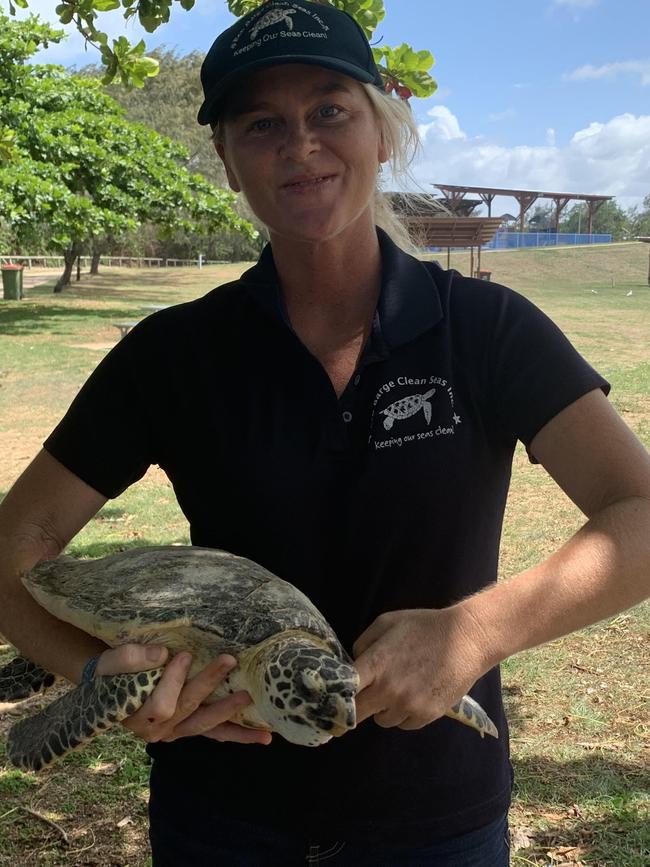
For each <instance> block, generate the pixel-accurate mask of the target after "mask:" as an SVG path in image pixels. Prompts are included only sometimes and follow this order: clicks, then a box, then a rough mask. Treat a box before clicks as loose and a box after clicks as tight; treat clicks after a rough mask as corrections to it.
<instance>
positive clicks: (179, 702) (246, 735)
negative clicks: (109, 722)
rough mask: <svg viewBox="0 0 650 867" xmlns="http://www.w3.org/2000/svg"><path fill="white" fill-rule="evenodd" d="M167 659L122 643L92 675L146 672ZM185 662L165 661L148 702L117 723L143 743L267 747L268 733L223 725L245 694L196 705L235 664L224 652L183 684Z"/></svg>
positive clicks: (156, 650)
mask: <svg viewBox="0 0 650 867" xmlns="http://www.w3.org/2000/svg"><path fill="white" fill-rule="evenodd" d="M168 656H169V653H168V651H167V649H166V648H164V647H154V646H153V645H149V646H146V645H142V644H124V645H122V646H121V647H114V648H110V649H109V650H105V651H104V653H102V655H101V657H100V659H99V662H98V663H97V669H96V674H99V675H106V674H121V673H123V672H132V671H146V670H147V669H150V668H158V667H159V666H160V665H163V664H164V663H165V660H166V659H167V657H168ZM191 663H192V657H191V655H190V654H189V653H179V654H178V655H177V656H175V657H174V658H173V659H172V660H171V661H170V662H169V663H167V665H166V666H165V670H164V672H163V675H162V677H161V679H160V681H159V683H158V684H157V686H156V688H155V689H154V691H153V692H152V693H151V695H150V696H149V698H148V699H147V700H146V702H145V703H144V704H143V705H142V707H141V708H140V709H139V710H138V711H136V712H135V713H134V714H133V715H132V716H129V717H127V718H126V719H125V720H123V722H122V725H123V726H125V727H126V728H127V729H129V730H130V731H132V732H133V733H134V734H136V735H137V736H138V737H140V738H142V739H143V740H145V741H147V742H148V743H154V742H156V741H165V742H169V741H175V740H177V739H178V738H186V737H192V736H194V735H203V736H204V737H207V738H212V739H213V740H216V741H237V742H238V743H241V744H269V743H270V742H271V733H270V732H266V731H261V730H259V729H248V728H244V727H243V726H239V725H236V724H235V723H230V722H228V720H229V719H230V717H231V716H233V714H234V713H235V712H236V711H238V710H241V709H242V708H244V707H246V706H247V705H249V704H250V703H251V701H252V700H251V697H250V695H249V694H248V693H247V692H244V691H240V692H236V693H233V694H232V695H229V696H226V697H225V698H222V699H219V700H218V701H216V702H214V703H213V704H209V705H204V706H201V702H202V701H204V700H205V699H206V698H207V697H208V696H209V695H210V693H211V692H212V691H213V690H214V689H215V687H217V686H218V685H219V684H220V683H221V681H222V680H223V679H224V678H225V677H226V675H227V674H228V672H230V671H231V670H232V669H233V668H234V667H235V666H236V665H237V660H236V659H235V658H234V657H233V656H228V655H226V654H224V655H222V656H219V657H217V659H215V660H214V662H211V663H210V664H209V665H206V667H205V668H204V669H202V670H201V671H199V672H198V674H195V675H194V677H192V678H191V679H190V680H187V673H188V671H189V669H190V665H191Z"/></svg>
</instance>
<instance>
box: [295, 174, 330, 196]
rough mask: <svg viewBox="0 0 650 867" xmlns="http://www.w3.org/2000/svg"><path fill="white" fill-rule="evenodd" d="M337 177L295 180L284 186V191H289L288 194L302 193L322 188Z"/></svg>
mask: <svg viewBox="0 0 650 867" xmlns="http://www.w3.org/2000/svg"><path fill="white" fill-rule="evenodd" d="M335 177H336V175H319V176H317V177H310V178H305V177H301V178H295V179H294V180H292V181H288V182H287V183H286V184H283V185H282V189H283V190H287V192H301V191H302V190H313V189H317V188H318V187H322V186H323V185H324V184H326V183H328V182H329V181H333V180H334V178H335Z"/></svg>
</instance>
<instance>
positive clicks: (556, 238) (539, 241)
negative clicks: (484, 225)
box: [483, 232, 612, 250]
mask: <svg viewBox="0 0 650 867" xmlns="http://www.w3.org/2000/svg"><path fill="white" fill-rule="evenodd" d="M611 242H612V236H611V235H586V234H577V233H576V234H573V233H570V232H497V233H496V235H495V236H494V237H493V238H492V240H491V241H490V242H489V243H488V244H485V245H484V246H483V249H484V250H516V249H519V248H520V247H562V246H573V245H575V244H611Z"/></svg>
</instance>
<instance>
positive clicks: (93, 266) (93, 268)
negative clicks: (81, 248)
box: [90, 250, 102, 275]
mask: <svg viewBox="0 0 650 867" xmlns="http://www.w3.org/2000/svg"><path fill="white" fill-rule="evenodd" d="M101 257H102V254H101V253H98V252H97V251H96V250H93V258H92V261H91V263H90V273H91V274H92V275H96V274H99V260H100V259H101Z"/></svg>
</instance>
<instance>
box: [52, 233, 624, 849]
mask: <svg viewBox="0 0 650 867" xmlns="http://www.w3.org/2000/svg"><path fill="white" fill-rule="evenodd" d="M379 239H380V244H381V254H382V287H381V295H380V299H379V303H378V307H377V311H376V314H375V317H374V321H373V328H372V334H371V337H370V339H369V340H368V342H367V345H366V347H365V349H364V351H363V353H362V356H361V359H360V362H359V365H358V368H357V370H356V372H355V373H354V375H353V377H352V379H351V381H350V382H349V384H348V386H347V388H346V389H345V391H344V393H343V394H342V395H341V397H340V398H337V396H336V393H335V392H334V389H333V387H332V385H331V382H330V380H329V378H328V376H327V374H326V373H325V371H324V369H323V368H322V366H321V365H320V363H319V362H318V360H317V359H316V358H315V357H314V356H312V355H311V354H310V352H309V351H308V350H307V349H306V348H305V347H304V346H303V344H302V343H301V341H300V340H299V338H298V337H297V335H296V334H295V333H294V332H293V330H292V328H291V326H290V323H289V321H288V318H287V315H286V312H285V310H284V306H283V303H282V296H281V291H280V287H279V284H278V278H277V273H276V270H275V266H274V262H273V254H272V250H271V247H270V246H267V248H266V249H265V250H264V252H263V254H262V256H261V258H260V261H259V262H258V263H257V264H256V265H255V266H254V267H253V268H251V269H250V270H249V271H247V272H246V273H245V274H244V275H243V276H242V277H241V278H240V280H238V281H235V282H234V283H230V284H227V285H225V286H221V287H219V288H217V289H215V290H213V291H212V292H210V293H208V294H207V295H206V296H204V297H203V298H200V299H198V300H196V301H192V302H189V303H187V304H180V305H177V306H175V307H172V308H168V309H166V310H162V311H160V312H158V313H155V314H153V315H152V316H149V317H147V318H146V319H145V320H143V321H142V322H141V323H140V324H139V325H138V326H137V327H135V328H134V329H133V330H132V331H131V332H130V333H129V334H128V335H127V336H126V337H125V338H124V339H123V340H121V341H120V342H119V343H118V344H117V346H116V347H115V349H114V350H113V351H112V352H111V353H109V354H108V356H107V357H106V358H105V359H104V360H103V362H102V363H101V364H100V365H99V366H98V368H97V369H96V370H95V372H94V373H93V374H92V376H91V377H90V379H89V380H88V382H87V383H86V384H85V385H84V387H83V388H82V390H81V391H80V393H79V395H78V396H77V398H76V399H75V401H74V402H73V404H72V406H71V407H70V409H69V411H68V413H67V414H66V416H65V417H64V419H63V420H62V421H61V423H60V424H59V426H58V427H57V428H56V429H55V431H54V432H53V433H52V435H51V436H50V437H49V438H48V440H47V441H46V443H45V448H46V449H47V450H48V451H49V452H50V453H51V454H52V455H53V456H54V457H55V458H57V459H58V460H59V461H60V462H61V463H63V464H64V465H65V466H66V467H68V468H69V469H70V470H71V471H72V472H74V473H75V474H76V475H77V476H79V477H80V478H81V479H83V480H84V481H86V482H87V483H88V484H89V485H91V486H92V487H93V488H95V489H96V490H98V491H100V492H101V493H103V494H104V495H105V496H107V497H115V496H117V495H118V494H119V493H121V492H122V491H123V490H124V489H125V488H126V487H127V486H128V485H130V484H131V483H133V482H135V481H136V480H137V479H139V478H140V477H141V476H142V475H143V474H144V472H145V471H146V469H147V467H148V466H149V465H150V464H152V463H155V464H159V465H160V466H161V467H162V468H163V470H164V471H165V472H166V473H167V475H168V477H169V479H170V480H171V482H172V484H173V486H174V491H175V493H176V496H177V498H178V502H179V504H180V506H181V508H182V510H183V512H184V514H185V515H186V517H187V519H188V521H189V524H190V531H191V539H192V543H193V544H195V545H202V546H209V547H218V548H224V549H226V550H229V551H232V552H234V553H236V554H240V555H243V556H246V557H249V558H251V559H253V560H256V561H258V562H260V563H262V564H263V565H264V566H266V567H267V568H268V569H270V570H271V571H273V572H275V573H276V574H278V575H279V576H280V577H282V578H284V579H286V580H288V581H291V582H293V583H294V584H296V585H297V586H298V587H300V589H302V590H303V591H304V592H305V593H307V594H308V596H309V597H310V598H311V599H312V600H313V602H314V603H315V604H316V605H317V606H318V607H319V608H320V609H321V611H322V612H323V613H324V615H325V616H326V617H327V619H328V620H329V621H330V623H331V624H332V626H333V627H334V629H335V630H336V632H337V634H338V635H339V638H340V639H341V641H342V642H343V644H344V645H346V646H347V647H348V649H350V648H351V646H352V644H353V642H354V640H355V639H356V638H357V637H358V636H359V635H360V634H361V632H362V631H363V630H364V629H365V628H366V627H367V626H368V625H369V624H370V623H371V622H372V621H373V619H374V618H375V617H376V616H377V615H378V614H380V613H381V612H384V611H390V610H396V609H401V608H418V607H434V608H437V607H443V606H446V605H449V604H450V603H452V602H454V601H456V600H458V599H461V598H463V597H464V596H466V595H467V594H469V593H473V592H476V591H477V590H479V589H481V588H482V587H485V586H486V585H488V584H490V583H491V582H493V581H495V580H496V576H497V563H498V549H499V540H500V534H501V525H502V519H503V512H504V507H505V502H506V497H507V491H508V485H509V480H510V471H511V463H512V455H513V450H514V447H515V444H516V442H517V440H518V439H519V440H521V441H523V442H524V443H525V444H526V445H528V444H529V443H530V441H531V440H532V439H533V437H534V436H535V434H536V433H537V432H538V431H539V430H540V429H541V428H542V427H543V426H544V424H545V423H546V422H547V421H549V420H550V419H552V418H553V417H554V416H555V415H556V414H557V413H558V412H560V411H561V410H562V409H563V408H565V407H566V406H568V405H569V404H571V403H572V402H573V401H575V400H576V399H578V398H579V397H581V396H582V395H584V394H585V393H587V392H588V391H591V390H592V389H595V388H603V389H604V390H607V389H608V386H607V383H606V382H605V380H603V379H602V377H600V376H599V375H598V374H597V373H596V372H595V371H594V370H593V369H592V368H591V367H590V366H589V365H588V364H587V363H586V361H585V360H584V359H583V358H582V357H581V356H580V355H579V354H578V353H577V352H576V350H575V349H574V348H573V347H572V346H571V345H570V343H569V342H568V341H567V339H566V338H565V337H564V335H563V334H562V333H561V332H560V331H559V329H558V328H557V327H556V326H555V325H554V324H553V323H552V322H551V321H550V320H549V319H548V318H547V317H546V316H545V315H544V314H543V313H542V312H541V311H539V310H538V309H537V308H536V307H534V305H532V304H531V303H530V302H529V301H527V300H526V299H525V298H523V297H522V296H520V295H518V294H517V293H515V292H513V291H512V290H510V289H507V288H506V287H503V286H500V285H498V284H495V283H486V282H485V281H479V280H474V279H469V278H465V277H462V276H461V275H460V274H458V273H457V272H455V271H443V270H442V269H441V268H440V267H439V266H438V265H437V264H435V263H430V262H427V263H423V262H420V261H418V260H417V259H415V258H412V257H411V256H409V255H407V254H405V253H404V252H403V251H401V250H400V249H399V248H398V247H396V246H395V245H394V244H393V243H392V242H391V241H390V240H389V238H388V237H387V236H386V235H385V234H384V233H383V232H381V231H379ZM471 694H472V695H473V696H474V697H475V698H476V699H477V700H478V701H479V702H480V703H481V704H482V705H483V707H484V708H485V709H486V710H487V712H488V713H489V715H490V716H491V718H492V719H493V720H494V722H495V724H496V725H497V727H498V728H499V730H500V732H501V738H500V739H499V740H494V739H492V738H486V739H485V740H482V739H481V738H480V737H479V736H478V735H477V733H476V732H474V731H473V730H471V729H469V728H467V727H465V726H462V725H459V724H458V723H457V722H454V721H452V720H449V719H447V718H445V719H441V720H439V721H436V722H435V723H433V724H431V725H429V726H427V727H425V728H423V729H421V730H419V731H416V732H404V731H401V730H399V729H382V728H380V727H379V726H377V725H376V724H375V723H374V722H373V721H372V720H368V721H366V722H364V723H363V724H362V725H360V726H359V728H358V729H356V730H355V731H353V732H350V733H348V734H346V735H345V736H344V737H342V738H339V739H335V740H333V741H332V742H330V743H329V744H327V745H325V746H322V747H319V748H317V749H308V748H304V747H298V746H295V745H292V744H289V743H287V742H286V741H284V740H283V739H282V738H281V737H280V736H275V737H274V741H273V744H272V745H271V746H269V747H259V746H250V745H239V744H220V743H216V742H214V741H210V740H208V739H205V738H191V739H184V740H181V741H176V742H174V743H171V744H155V745H151V746H150V747H149V752H150V753H151V755H152V756H153V757H154V758H155V760H156V761H155V769H156V772H155V776H154V779H155V781H156V787H157V788H156V798H157V803H158V804H163V805H167V808H168V809H169V811H170V815H171V814H172V813H174V814H176V815H179V813H180V814H187V816H188V817H193V819H194V820H196V819H197V818H198V819H200V820H201V821H205V822H208V823H209V821H210V815H211V811H217V812H224V813H227V814H232V815H237V816H240V817H241V818H245V819H248V820H251V821H256V822H260V823H266V824H270V825H274V826H277V827H286V828H287V829H289V830H293V831H295V832H296V833H304V834H305V835H310V834H311V835H312V836H313V835H314V834H315V835H316V838H317V839H323V838H325V839H330V840H336V839H348V840H361V841H366V842H368V841H373V842H375V843H380V842H382V841H383V842H385V843H388V844H395V845H408V844H417V843H426V842H427V841H429V840H434V839H437V838H440V837H444V836H448V835H453V834H458V833H463V832H465V831H469V830H472V829H474V828H477V827H479V826H481V825H483V824H487V823H488V822H490V821H492V820H494V819H496V818H497V817H498V816H499V815H500V813H502V812H503V811H504V810H505V809H506V808H507V806H508V803H509V797H510V766H509V761H508V738H507V724H506V720H505V718H504V714H503V707H502V703H501V695H500V683H499V672H498V669H494V670H492V671H490V672H488V674H486V675H485V676H484V677H483V678H481V680H480V681H479V682H478V683H477V684H476V685H475V687H474V688H473V689H472V691H471Z"/></svg>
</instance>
